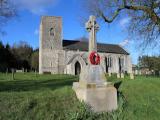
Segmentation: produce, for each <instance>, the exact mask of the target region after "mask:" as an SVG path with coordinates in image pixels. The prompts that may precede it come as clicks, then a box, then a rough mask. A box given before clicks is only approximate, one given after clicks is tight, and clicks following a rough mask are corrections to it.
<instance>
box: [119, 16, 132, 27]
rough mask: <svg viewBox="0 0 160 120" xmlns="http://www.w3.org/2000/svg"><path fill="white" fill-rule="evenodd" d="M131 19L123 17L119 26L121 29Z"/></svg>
mask: <svg viewBox="0 0 160 120" xmlns="http://www.w3.org/2000/svg"><path fill="white" fill-rule="evenodd" d="M130 20H131V18H130V17H125V18H123V19H121V20H120V22H119V24H120V26H121V27H126V25H127V24H128V23H129V22H130Z"/></svg>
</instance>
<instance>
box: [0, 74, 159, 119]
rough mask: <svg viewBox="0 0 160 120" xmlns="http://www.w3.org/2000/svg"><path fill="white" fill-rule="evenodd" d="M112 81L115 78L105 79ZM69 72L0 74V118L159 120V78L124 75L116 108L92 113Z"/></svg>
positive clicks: (74, 78)
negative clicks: (106, 111) (59, 73)
mask: <svg viewBox="0 0 160 120" xmlns="http://www.w3.org/2000/svg"><path fill="white" fill-rule="evenodd" d="M108 80H109V81H113V80H114V81H113V82H116V81H117V79H116V78H114V77H112V78H108ZM74 81H78V77H76V76H69V75H35V74H34V73H27V74H23V73H19V74H16V75H15V80H12V77H11V74H8V75H6V74H2V73H0V120H12V119H14V120H28V119H29V120H30V119H31V120H51V119H53V120H57V119H58V120H61V119H64V120H75V119H78V120H82V119H84V120H86V119H88V120H92V119H93V120H98V119H99V120H107V119H109V120H112V119H115V120H121V119H123V120H159V119H160V78H158V77H147V78H146V77H142V76H138V77H136V78H135V80H129V78H125V79H123V80H122V84H121V85H120V88H119V94H118V95H119V100H118V101H119V109H118V110H117V111H114V112H112V113H100V114H98V113H93V112H92V111H90V109H89V108H88V107H87V106H86V105H85V104H84V103H80V102H79V101H78V100H77V98H76V96H75V93H74V91H73V90H72V83H73V82H74Z"/></svg>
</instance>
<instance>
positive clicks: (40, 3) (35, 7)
mask: <svg viewBox="0 0 160 120" xmlns="http://www.w3.org/2000/svg"><path fill="white" fill-rule="evenodd" d="M57 1H58V0H13V2H14V4H15V5H16V6H17V7H18V8H20V9H25V10H29V11H30V12H32V13H34V14H39V15H40V14H43V13H46V12H47V11H46V8H47V7H50V6H54V5H55V4H57Z"/></svg>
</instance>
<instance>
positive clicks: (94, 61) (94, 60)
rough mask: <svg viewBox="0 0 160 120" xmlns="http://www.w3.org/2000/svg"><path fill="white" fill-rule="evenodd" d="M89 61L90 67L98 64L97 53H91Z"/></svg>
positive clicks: (98, 57)
mask: <svg viewBox="0 0 160 120" xmlns="http://www.w3.org/2000/svg"><path fill="white" fill-rule="evenodd" d="M89 59H90V62H91V64H92V65H98V64H100V56H99V54H98V53H97V52H95V51H93V52H91V53H90V55H89Z"/></svg>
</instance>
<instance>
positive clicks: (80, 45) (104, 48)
mask: <svg viewBox="0 0 160 120" xmlns="http://www.w3.org/2000/svg"><path fill="white" fill-rule="evenodd" d="M63 48H64V50H79V51H88V42H86V41H78V40H76V41H72V40H63ZM97 51H98V52H103V53H116V54H126V55H129V53H128V52H127V51H125V50H124V49H123V48H122V47H121V46H119V45H115V44H103V43H97Z"/></svg>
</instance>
